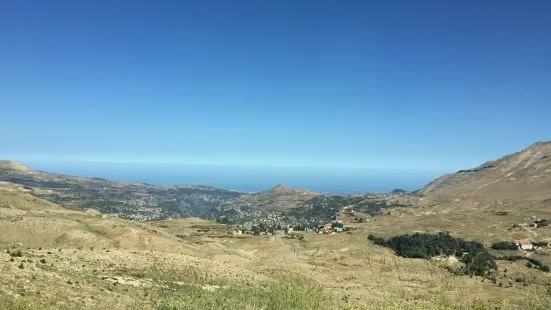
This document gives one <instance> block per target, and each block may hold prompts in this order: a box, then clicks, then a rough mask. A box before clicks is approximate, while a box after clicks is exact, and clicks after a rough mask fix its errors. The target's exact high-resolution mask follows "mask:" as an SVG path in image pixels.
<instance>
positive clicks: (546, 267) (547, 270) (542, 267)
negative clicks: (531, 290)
mask: <svg viewBox="0 0 551 310" xmlns="http://www.w3.org/2000/svg"><path fill="white" fill-rule="evenodd" d="M540 270H541V271H545V272H549V266H547V265H543V266H541V267H540Z"/></svg>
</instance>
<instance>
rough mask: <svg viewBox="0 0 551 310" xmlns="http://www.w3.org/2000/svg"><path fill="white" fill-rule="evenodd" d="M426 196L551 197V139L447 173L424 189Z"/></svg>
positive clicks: (422, 192) (421, 191) (421, 192)
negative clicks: (469, 167)
mask: <svg viewBox="0 0 551 310" xmlns="http://www.w3.org/2000/svg"><path fill="white" fill-rule="evenodd" d="M418 193H420V194H425V195H445V196H457V197H486V198H489V199H535V200H542V199H545V198H551V142H537V143H534V144H533V145H531V146H530V147H528V148H527V149H525V150H523V151H521V152H518V153H515V154H511V155H507V156H504V157H502V158H500V159H497V160H494V161H489V162H486V163H484V164H482V165H480V166H478V167H476V168H472V169H466V170H460V171H458V172H457V173H454V174H447V175H444V176H442V177H440V178H438V179H436V180H434V181H433V182H431V183H430V184H428V185H427V186H425V187H424V188H423V189H421V190H420V191H419V192H418Z"/></svg>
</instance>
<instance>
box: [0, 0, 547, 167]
mask: <svg viewBox="0 0 551 310" xmlns="http://www.w3.org/2000/svg"><path fill="white" fill-rule="evenodd" d="M550 11H551V2H549V1H537V0H535V1H512V0H501V1H497V0H487V1H454V3H451V2H450V1H320V0H316V1H287V0H280V1H239V0H235V1H104V0H94V1H88V0H83V1H58V0H50V1H26V0H18V1H8V2H6V3H4V4H2V8H1V9H0V68H1V69H0V105H1V111H2V114H1V115H2V125H3V126H2V127H3V128H4V131H3V133H2V134H1V135H0V157H2V158H6V159H14V160H19V161H22V162H28V161H33V160H34V161H36V160H52V161H96V162H133V163H152V162H153V163H155V162H161V163H198V164H199V163H200V164H221V165H228V164H229V165H238V164H239V165H266V166H313V167H332V168H335V167H347V168H355V167H358V168H377V169H398V170H400V169H404V170H419V171H442V172H449V171H455V170H458V169H461V168H468V167H471V166H476V165H478V164H480V163H482V162H484V161H486V160H490V159H494V158H497V157H500V156H502V155H505V154H508V153H511V152H515V151H519V150H521V149H523V148H525V147H527V146H529V145H530V144H532V143H533V142H535V141H538V140H550V134H551V121H550V119H551V57H550V55H551V40H550V39H549V38H551V18H549V16H548V13H549V12H550Z"/></svg>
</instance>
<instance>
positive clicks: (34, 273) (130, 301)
mask: <svg viewBox="0 0 551 310" xmlns="http://www.w3.org/2000/svg"><path fill="white" fill-rule="evenodd" d="M211 225H216V224H215V223H212V222H207V221H202V220H197V219H195V220H193V219H187V220H185V219H178V220H169V221H159V222H153V223H134V222H128V221H125V220H121V219H118V218H111V217H103V216H102V215H101V214H98V213H94V212H77V211H70V210H66V209H63V208H61V207H59V206H58V205H55V204H52V203H49V202H47V201H44V200H41V199H38V198H35V197H33V196H30V195H28V194H21V193H19V192H10V191H5V190H0V248H1V250H2V251H1V252H0V272H2V275H3V276H2V277H0V292H1V293H0V305H2V298H3V297H2V296H3V295H6V294H7V295H10V296H14V295H21V296H20V297H18V298H20V299H22V298H27V299H26V300H31V301H35V300H43V299H45V300H49V302H53V303H54V304H55V307H57V306H65V307H66V308H68V309H101V308H103V309H106V308H108V309H141V308H144V309H154V308H155V306H154V302H155V300H156V298H161V297H162V296H163V294H166V293H167V292H172V291H171V289H170V287H172V286H174V285H176V284H177V282H181V281H183V282H186V281H188V280H189V277H188V276H184V275H185V274H188V273H187V272H188V271H189V270H193V271H194V273H193V274H200V275H201V276H200V279H201V281H203V282H204V283H208V284H213V285H216V284H217V283H218V284H219V283H222V282H220V281H221V280H220V279H226V280H227V281H229V282H225V283H230V285H232V286H235V287H244V288H250V287H255V286H257V285H259V284H261V283H268V282H273V281H282V280H281V279H282V277H288V276H290V275H292V276H302V277H304V278H306V279H309V280H308V281H309V282H312V283H318V284H319V285H321V286H322V288H323V289H324V291H325V292H326V293H327V294H329V295H331V296H333V297H332V300H334V301H335V302H336V303H337V305H339V306H338V307H325V308H324V307H316V309H343V308H344V307H364V309H368V308H369V309H381V307H379V305H381V304H396V303H403V304H409V305H412V304H413V303H418V304H421V305H423V304H424V305H425V307H424V308H426V309H428V308H429V307H428V306H429V305H438V306H439V307H441V308H444V307H445V306H449V307H450V309H455V308H457V309H470V308H471V307H472V302H473V300H474V299H475V298H482V299H488V298H489V297H496V298H498V299H499V300H509V301H514V300H515V299H518V298H521V297H522V296H524V294H525V293H527V292H528V291H526V289H525V288H524V287H519V286H518V285H515V284H514V283H513V285H515V286H516V287H515V288H499V287H497V286H496V285H493V284H490V283H488V282H484V283H483V282H481V281H480V279H477V278H472V279H471V278H469V277H450V274H449V273H448V272H447V271H446V270H444V269H443V268H439V267H438V266H437V265H435V264H434V263H431V262H429V261H426V260H411V259H405V258H399V257H396V256H394V255H393V254H392V253H391V252H390V251H388V250H387V249H384V248H380V247H377V246H373V245H371V244H370V243H369V242H367V240H366V235H367V233H368V230H367V226H365V227H362V228H361V229H360V230H359V231H357V232H355V233H354V234H340V235H334V236H327V235H322V236H320V235H317V234H308V235H307V237H306V241H304V242H299V241H298V240H292V239H283V238H279V237H272V236H264V237H252V236H239V237H233V236H229V235H223V236H219V237H217V238H212V237H207V236H194V235H193V234H191V232H192V231H193V230H195V229H196V228H198V227H199V228H201V227H205V226H211ZM366 225H367V224H366ZM181 233H187V236H186V237H183V238H182V237H181V238H177V237H175V236H174V235H175V234H181ZM18 244H20V245H18ZM13 247H16V248H19V249H21V250H22V252H23V256H22V257H15V258H13V259H14V261H10V256H9V255H8V254H7V253H5V252H4V251H3V250H4V249H7V248H13ZM42 259H44V260H45V262H44V263H42V262H40V260H42ZM20 264H22V265H23V268H22V269H21V268H18V266H19V265H20ZM509 268H510V270H513V269H515V268H513V267H509ZM534 273H535V272H534ZM540 274H542V273H540ZM536 276H539V275H534V277H536ZM114 278H117V279H118V280H114ZM159 281H161V282H159ZM167 281H168V282H167ZM174 281H176V282H174ZM283 281H285V280H283ZM114 282H116V283H118V285H115V284H113V283H114ZM247 283H248V284H247ZM178 285H179V284H178ZM175 292H177V291H175ZM158 294H161V295H158ZM214 294H217V293H214ZM209 296H210V295H209ZM200 297H201V298H203V297H207V296H202V295H200ZM211 297H212V296H211ZM201 298H199V299H197V300H196V301H198V300H203V299H201ZM209 298H210V297H209ZM138 306H139V307H138ZM55 307H53V308H55ZM238 308H239V307H236V309H238ZM242 308H243V307H241V308H239V309H242ZM30 309H32V308H30ZM176 309H178V308H176ZM185 309H187V308H185ZM209 309H214V308H209ZM231 309H233V308H231ZM250 309H256V308H254V307H253V308H250ZM300 309H311V308H308V307H301V308H300ZM393 309H394V308H393ZM433 309H437V308H436V307H435V308H433ZM438 309H439V308H438Z"/></svg>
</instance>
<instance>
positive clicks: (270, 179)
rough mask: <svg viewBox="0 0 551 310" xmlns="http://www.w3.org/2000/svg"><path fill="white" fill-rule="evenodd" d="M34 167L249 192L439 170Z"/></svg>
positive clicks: (335, 185)
mask: <svg viewBox="0 0 551 310" xmlns="http://www.w3.org/2000/svg"><path fill="white" fill-rule="evenodd" d="M24 164H26V165H28V166H29V167H30V168H32V169H35V170H41V171H45V172H51V173H57V174H64V175H71V176H81V177H96V178H104V179H107V180H110V181H124V182H142V183H147V184H152V185H206V186H214V187H218V188H223V189H230V190H239V191H245V192H259V191H264V190H268V189H270V188H272V187H273V186H275V185H277V184H285V185H288V186H291V187H293V188H306V189H308V190H311V191H315V192H322V193H327V194H353V193H360V192H389V191H392V190H394V189H397V188H400V189H405V190H408V191H413V190H417V189H420V188H422V187H423V186H424V185H426V184H427V183H428V182H430V181H432V179H434V178H436V177H438V176H439V174H438V172H423V171H412V170H409V171H408V170H385V169H356V168H319V167H296V166H294V167H293V166H291V167H284V166H279V167H269V166H246V165H205V164H143V163H141V164H136V163H105V162H103V163H98V162H96V163H90V162H88V163H83V162H55V161H31V162H26V163H24Z"/></svg>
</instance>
